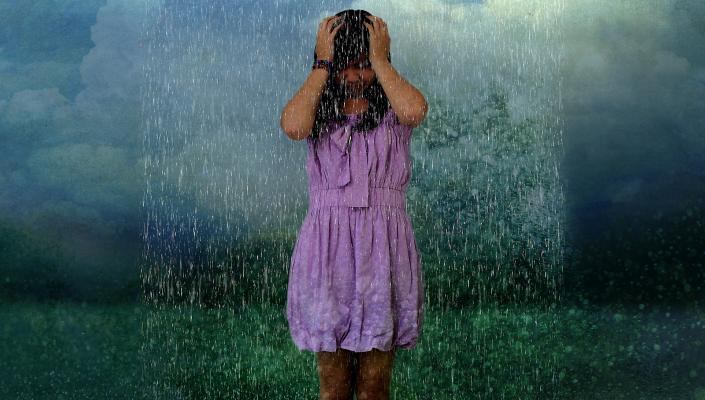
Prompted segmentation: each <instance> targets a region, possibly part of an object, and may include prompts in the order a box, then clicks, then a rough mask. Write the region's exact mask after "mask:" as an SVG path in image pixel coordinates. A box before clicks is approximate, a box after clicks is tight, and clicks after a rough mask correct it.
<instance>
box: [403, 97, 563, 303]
mask: <svg viewBox="0 0 705 400" xmlns="http://www.w3.org/2000/svg"><path fill="white" fill-rule="evenodd" d="M507 102H508V96H507V94H506V93H504V92H503V91H501V90H500V89H497V88H494V89H492V91H491V92H490V93H489V94H488V95H487V96H486V100H485V101H484V103H481V104H480V105H479V106H478V107H477V108H475V109H474V110H473V111H472V113H471V115H470V116H468V117H465V118H461V117H457V116H453V117H446V116H444V115H441V112H437V113H435V114H434V113H430V114H429V116H428V117H427V120H428V123H427V126H428V127H424V128H422V127H419V128H417V130H415V132H414V135H416V136H415V137H414V139H413V140H412V154H413V155H414V156H415V157H414V166H413V174H412V181H411V182H410V185H409V190H408V199H409V201H408V205H409V207H408V208H409V214H410V216H411V218H412V220H413V221H414V231H415V233H416V236H417V238H418V242H419V247H420V250H421V252H422V264H423V266H424V279H425V282H426V289H427V293H428V294H427V296H428V297H429V299H430V301H431V302H432V303H434V304H437V305H439V306H442V307H449V306H469V305H473V304H477V303H478V302H479V303H485V302H487V303H516V302H530V303H533V302H541V301H547V302H549V303H550V302H552V301H554V296H555V295H556V294H557V292H556V290H557V285H558V280H559V279H560V271H559V269H560V267H561V256H562V255H561V253H560V250H561V243H560V239H561V237H562V232H560V230H561V229H562V228H559V221H560V220H561V218H562V216H561V214H560V213H561V210H562V201H561V195H562V193H561V192H560V187H559V186H558V177H557V176H556V173H557V171H556V166H555V164H556V163H557V162H558V157H557V156H556V154H555V151H556V150H557V149H554V148H551V147H550V143H553V142H555V141H556V140H555V138H554V137H553V136H555V135H556V132H555V130H552V129H551V127H550V126H546V123H545V121H542V120H540V119H538V118H529V119H525V120H522V121H519V122H513V121H512V120H511V116H510V113H509V110H508V105H507ZM436 108H438V109H440V110H442V109H443V106H442V105H440V104H436V105H432V106H431V109H436ZM417 147H418V149H417V150H416V151H413V149H416V148H417ZM561 225H562V224H561Z"/></svg>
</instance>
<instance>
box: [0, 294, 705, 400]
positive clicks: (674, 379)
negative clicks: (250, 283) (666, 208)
mask: <svg viewBox="0 0 705 400" xmlns="http://www.w3.org/2000/svg"><path fill="white" fill-rule="evenodd" d="M0 321H2V325H0V335H2V337H0V339H1V340H0V357H2V358H1V359H2V360H3V362H2V363H0V376H2V380H3V382H2V385H0V398H12V399H102V398H110V399H122V398H124V399H136V398H150V399H152V398H165V399H241V398H242V399H316V398H317V396H318V377H317V372H316V368H315V357H314V354H313V353H311V352H299V351H298V349H296V347H295V346H294V344H293V342H292V341H291V339H290V336H289V332H288V326H287V323H286V315H285V312H284V307H283V306H269V305H265V304H262V305H255V306H251V307H247V308H246V312H243V313H240V314H235V313H234V312H232V311H231V310H222V309H221V310H200V309H187V308H183V309H176V308H174V309H167V310H157V309H148V308H146V307H144V306H142V305H123V306H98V305H87V304H69V303H54V304H48V303H14V304H4V305H2V306H0ZM703 332H705V316H704V315H703V312H701V311H698V310H686V309H680V310H678V309H675V310H667V309H656V308H649V307H646V306H643V307H642V308H641V309H640V308H639V307H635V308H633V309H627V308H624V307H617V306H611V307H580V308H571V307H562V308H558V309H530V308H519V307H515V308H511V309H501V310H500V309H485V310H482V309H477V310H472V311H470V310H450V311H441V310H433V309H427V310H426V313H425V320H424V324H423V331H422V334H421V338H420V341H419V344H418V346H417V347H416V348H415V349H412V350H403V349H400V350H398V351H397V358H396V360H395V367H394V376H393V383H392V397H391V398H392V399H454V398H463V399H495V398H496V399H563V398H565V399H594V398H605V399H615V400H616V399H693V400H705V335H704V334H703Z"/></svg>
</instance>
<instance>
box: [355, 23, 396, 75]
mask: <svg viewBox="0 0 705 400" xmlns="http://www.w3.org/2000/svg"><path fill="white" fill-rule="evenodd" d="M368 18H369V19H371V20H372V24H370V23H369V22H365V21H363V22H362V23H363V24H365V27H367V32H368V33H369V36H370V55H369V59H370V63H372V64H375V63H376V62H379V61H382V62H384V61H388V59H387V56H388V55H389V45H390V42H391V39H390V38H389V32H388V31H387V24H386V23H385V22H384V21H383V20H382V18H380V17H377V16H374V15H370V16H369V17H368Z"/></svg>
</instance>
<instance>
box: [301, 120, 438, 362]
mask: <svg viewBox="0 0 705 400" xmlns="http://www.w3.org/2000/svg"><path fill="white" fill-rule="evenodd" d="M360 118H361V117H360V115H350V116H348V117H347V120H346V121H345V122H342V123H341V122H335V121H330V122H329V123H328V125H327V126H326V127H325V129H324V130H323V131H322V132H321V135H320V136H319V138H318V140H316V141H314V140H313V139H311V138H310V137H309V138H307V139H306V141H307V147H308V152H307V159H306V170H307V175H308V196H309V205H308V211H307V213H306V216H305V218H304V221H303V223H302V225H301V228H300V229H299V232H298V235H297V239H296V243H295V245H294V250H293V254H292V258H291V265H290V269H289V282H288V289H287V319H288V323H289V331H290V334H291V337H292V339H293V341H294V343H295V344H296V346H297V348H298V349H299V350H310V351H314V352H319V351H328V352H333V351H336V350H337V349H339V348H343V349H347V350H351V351H354V352H365V351H370V350H372V349H373V348H375V349H379V350H383V351H389V350H391V349H392V348H393V347H400V348H407V349H408V348H413V347H415V346H416V343H417V340H418V338H419V335H420V332H421V327H422V324H423V315H424V314H423V275H422V268H421V256H420V253H419V251H418V246H417V244H416V239H415V237H414V232H413V228H412V224H411V220H410V219H409V216H408V215H407V213H406V188H407V186H408V183H409V179H410V177H411V157H410V153H409V150H410V143H411V132H412V128H411V127H408V126H405V125H403V124H400V123H399V122H398V119H397V118H396V114H395V113H394V111H393V109H392V108H391V107H390V109H389V111H388V112H387V113H386V115H385V116H384V117H383V119H382V120H381V121H380V124H379V125H378V126H377V128H374V129H372V130H371V131H370V132H367V133H363V132H354V131H353V129H352V128H353V126H354V124H355V123H356V122H358V121H359V119H360Z"/></svg>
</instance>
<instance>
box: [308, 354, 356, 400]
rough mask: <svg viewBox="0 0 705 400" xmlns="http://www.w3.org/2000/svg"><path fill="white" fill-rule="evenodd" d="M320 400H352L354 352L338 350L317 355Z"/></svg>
mask: <svg viewBox="0 0 705 400" xmlns="http://www.w3.org/2000/svg"><path fill="white" fill-rule="evenodd" d="M316 360H317V362H318V377H319V380H320V400H352V398H353V390H352V379H353V378H354V376H353V369H352V352H351V351H349V350H345V349H338V350H337V351H336V352H327V351H321V352H317V353H316Z"/></svg>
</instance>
